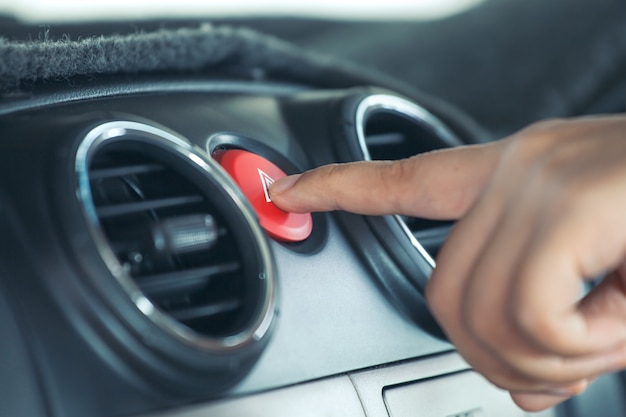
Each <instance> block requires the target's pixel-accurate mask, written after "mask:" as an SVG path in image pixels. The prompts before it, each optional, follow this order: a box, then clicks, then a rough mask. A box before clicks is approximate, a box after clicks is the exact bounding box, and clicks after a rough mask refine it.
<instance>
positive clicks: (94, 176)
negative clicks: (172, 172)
mask: <svg viewBox="0 0 626 417" xmlns="http://www.w3.org/2000/svg"><path fill="white" fill-rule="evenodd" d="M163 169H164V168H163V166H162V165H159V164H138V165H125V166H121V167H115V168H98V169H92V170H91V172H90V173H89V180H90V181H95V180H103V179H107V178H115V177H124V176H127V175H138V174H149V173H153V172H159V171H163Z"/></svg>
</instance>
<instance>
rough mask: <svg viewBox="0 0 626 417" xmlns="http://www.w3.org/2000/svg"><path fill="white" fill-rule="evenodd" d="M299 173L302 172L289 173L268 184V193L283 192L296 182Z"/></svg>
mask: <svg viewBox="0 0 626 417" xmlns="http://www.w3.org/2000/svg"><path fill="white" fill-rule="evenodd" d="M301 175H302V174H296V175H289V176H288V177H283V178H281V179H278V180H276V182H274V184H272V185H271V186H270V194H274V193H284V192H285V191H287V190H289V189H290V188H291V187H293V185H294V184H295V183H296V182H298V180H299V179H300V176H301Z"/></svg>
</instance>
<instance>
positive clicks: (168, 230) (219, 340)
mask: <svg viewBox="0 0 626 417" xmlns="http://www.w3.org/2000/svg"><path fill="white" fill-rule="evenodd" d="M77 160H78V161H79V162H77V167H79V165H84V166H82V167H81V168H80V169H79V182H80V190H79V192H80V195H81V199H82V201H83V204H84V206H85V212H86V214H87V217H88V219H89V220H90V222H91V224H92V226H93V228H92V229H93V230H92V231H94V234H95V236H96V238H97V240H101V241H100V242H99V243H100V251H101V254H102V257H103V259H104V260H105V262H106V263H107V265H108V266H109V269H110V270H111V271H112V273H113V275H114V276H115V277H116V278H117V279H118V281H120V283H121V284H122V287H123V288H124V289H125V290H126V291H127V293H128V295H129V297H130V298H131V300H132V301H133V302H134V303H135V304H136V306H137V308H138V309H139V310H140V311H141V312H142V313H144V314H145V315H146V316H148V317H149V318H150V319H152V320H153V322H155V323H156V324H158V325H159V326H161V327H162V328H163V329H165V330H166V331H168V332H169V333H170V334H173V335H174V336H177V337H178V338H179V339H183V340H184V341H185V342H188V343H189V344H191V345H194V346H196V347H200V348H203V349H204V350H206V349H208V350H213V349H217V350H220V351H223V350H224V349H232V348H237V347H240V346H242V345H246V344H249V343H252V342H253V341H255V340H259V339H260V338H261V337H262V336H263V335H264V333H265V332H266V331H267V329H268V327H269V322H270V320H271V317H272V314H273V303H274V301H273V279H272V275H273V269H272V265H271V264H272V262H271V258H270V257H269V252H268V251H269V249H268V248H267V243H266V242H265V240H264V238H263V233H262V232H261V231H260V229H259V228H258V225H256V224H255V222H254V220H253V214H251V211H250V210H249V208H248V207H247V206H246V205H245V203H243V202H242V201H243V199H241V200H240V199H239V198H238V194H237V191H234V187H232V186H231V185H230V184H229V182H228V179H226V176H225V175H223V174H222V173H221V172H220V170H219V168H216V166H213V165H214V163H213V162H212V161H210V160H209V159H208V158H205V157H203V156H201V155H199V154H198V153H197V152H196V151H195V149H193V148H192V146H191V145H189V144H188V143H187V142H185V141H183V140H182V139H179V138H177V137H175V136H173V135H171V134H169V133H167V132H164V131H161V130H159V129H156V128H153V127H151V126H147V125H143V124H138V123H134V122H112V123H109V124H107V125H103V126H100V127H99V128H97V129H95V130H94V131H92V133H91V134H90V135H89V136H88V138H87V139H86V140H85V141H84V142H83V144H82V145H81V149H79V153H78V157H77ZM83 160H84V161H83ZM81 161H82V162H81ZM111 254H112V255H113V256H110V255H111Z"/></svg>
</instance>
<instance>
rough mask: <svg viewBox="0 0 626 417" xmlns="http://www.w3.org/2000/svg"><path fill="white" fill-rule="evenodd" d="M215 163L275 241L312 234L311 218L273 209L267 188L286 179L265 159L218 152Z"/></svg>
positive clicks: (233, 151)
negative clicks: (243, 197) (227, 176)
mask: <svg viewBox="0 0 626 417" xmlns="http://www.w3.org/2000/svg"><path fill="white" fill-rule="evenodd" d="M214 157H215V160H216V161H217V162H219V163H220V165H222V167H223V168H224V169H225V170H226V172H228V173H229V174H230V176H231V177H233V179H234V180H235V182H236V183H237V184H238V185H239V188H241V191H242V192H243V194H244V195H245V196H246V197H247V198H248V200H249V201H250V202H251V203H252V206H253V207H254V210H255V211H256V213H257V215H258V216H259V222H260V223H261V226H262V227H263V228H264V229H265V230H266V231H267V233H268V234H269V235H270V236H271V237H273V238H274V239H277V240H281V241H285V242H300V241H302V240H304V239H306V238H307V237H309V235H310V234H311V231H312V230H313V220H312V218H311V214H309V213H305V214H301V213H287V212H286V211H283V210H281V209H279V208H278V207H276V206H275V205H274V204H273V203H272V200H271V199H270V196H269V192H268V189H269V186H270V185H272V183H273V182H274V181H276V180H277V179H279V178H282V177H285V176H287V174H285V173H284V172H283V171H282V170H281V169H280V168H278V167H277V166H276V165H274V164H273V163H271V162H270V161H268V160H267V159H265V158H263V157H261V156H259V155H256V154H254V153H252V152H248V151H244V150H241V149H228V150H225V151H218V152H217V153H216V154H215V155H214Z"/></svg>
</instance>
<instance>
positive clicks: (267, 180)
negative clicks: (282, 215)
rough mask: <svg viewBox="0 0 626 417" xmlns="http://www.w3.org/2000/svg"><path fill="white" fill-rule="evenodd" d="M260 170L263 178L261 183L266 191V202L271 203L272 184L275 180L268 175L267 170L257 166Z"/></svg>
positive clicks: (260, 175)
mask: <svg viewBox="0 0 626 417" xmlns="http://www.w3.org/2000/svg"><path fill="white" fill-rule="evenodd" d="M257 170H258V171H259V177H260V178H261V184H262V185H263V192H264V193H265V202H266V203H271V202H272V199H271V198H270V192H269V189H270V185H272V184H274V180H273V179H272V177H270V176H269V175H267V174H266V173H265V172H263V171H261V168H257Z"/></svg>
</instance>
